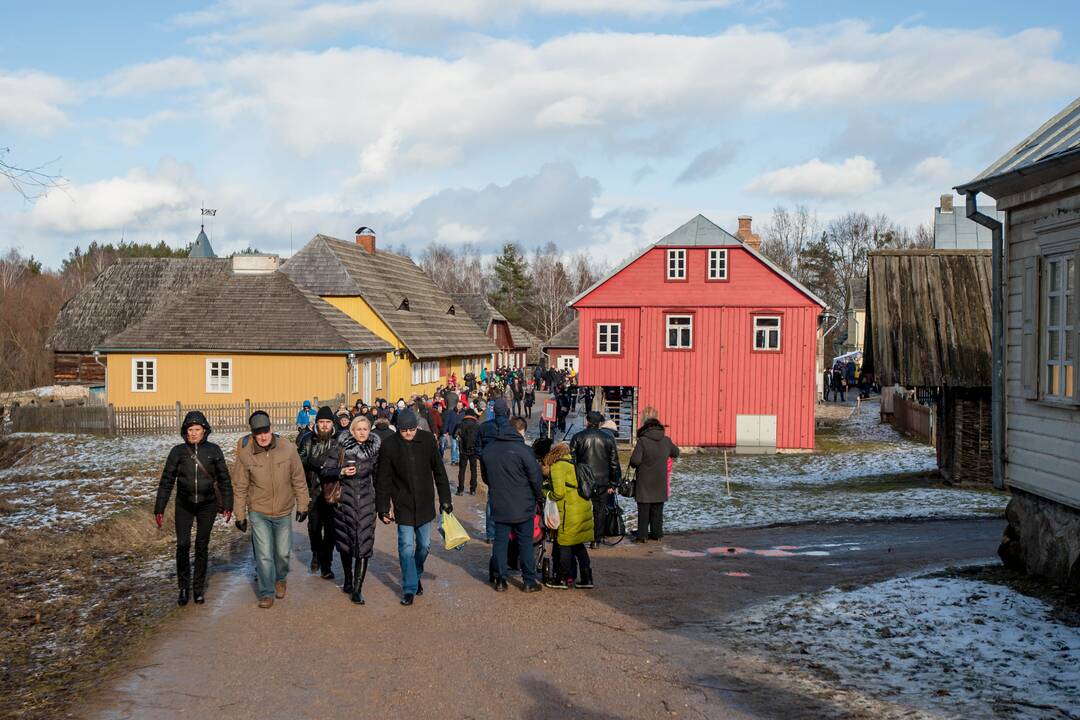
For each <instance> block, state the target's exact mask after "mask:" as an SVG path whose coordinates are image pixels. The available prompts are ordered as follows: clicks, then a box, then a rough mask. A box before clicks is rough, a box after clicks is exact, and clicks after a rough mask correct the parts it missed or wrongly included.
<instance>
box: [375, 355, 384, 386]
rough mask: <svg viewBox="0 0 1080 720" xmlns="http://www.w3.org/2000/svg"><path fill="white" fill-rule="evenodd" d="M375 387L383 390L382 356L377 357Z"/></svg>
mask: <svg viewBox="0 0 1080 720" xmlns="http://www.w3.org/2000/svg"><path fill="white" fill-rule="evenodd" d="M375 389H376V390H382V358H375Z"/></svg>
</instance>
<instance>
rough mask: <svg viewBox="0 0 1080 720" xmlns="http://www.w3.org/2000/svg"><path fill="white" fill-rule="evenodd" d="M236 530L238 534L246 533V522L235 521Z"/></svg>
mask: <svg viewBox="0 0 1080 720" xmlns="http://www.w3.org/2000/svg"><path fill="white" fill-rule="evenodd" d="M236 529H237V530H239V531H240V532H247V520H246V519H245V520H237V521H236Z"/></svg>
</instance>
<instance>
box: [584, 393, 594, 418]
mask: <svg viewBox="0 0 1080 720" xmlns="http://www.w3.org/2000/svg"><path fill="white" fill-rule="evenodd" d="M592 401H593V399H592V398H591V397H587V398H585V414H586V415H588V414H589V413H591V412H592Z"/></svg>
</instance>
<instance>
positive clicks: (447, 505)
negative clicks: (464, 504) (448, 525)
mask: <svg viewBox="0 0 1080 720" xmlns="http://www.w3.org/2000/svg"><path fill="white" fill-rule="evenodd" d="M439 510H441V511H442V512H444V513H446V514H447V515H453V514H454V506H453V505H451V504H450V503H443V504H442V505H440V506H439Z"/></svg>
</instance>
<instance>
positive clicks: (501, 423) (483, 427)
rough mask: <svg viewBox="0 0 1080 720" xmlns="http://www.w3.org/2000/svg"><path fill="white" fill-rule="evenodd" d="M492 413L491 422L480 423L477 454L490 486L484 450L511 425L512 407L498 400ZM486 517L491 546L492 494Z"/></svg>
mask: <svg viewBox="0 0 1080 720" xmlns="http://www.w3.org/2000/svg"><path fill="white" fill-rule="evenodd" d="M492 412H493V413H494V415H493V416H492V418H491V419H490V420H486V421H484V422H482V423H480V431H479V433H477V436H476V453H477V454H478V455H479V456H480V477H482V478H483V479H484V484H485V485H487V484H488V480H487V468H486V467H484V448H486V447H487V446H488V445H490V444H492V443H493V442H495V438H496V437H498V435H499V434H500V433H501V432H502V431H503V429H504V428H506V427H508V426H509V425H510V405H509V404H508V403H507V402H506V398H504V397H500V398H496V400H495V405H494V407H493V409H492ZM485 516H486V520H485V523H484V535H485V538H486V540H487V541H488V544H489V545H490V544H491V543H493V542H495V521H494V520H492V519H491V495H490V493H489V494H488V501H487V508H486V510H485Z"/></svg>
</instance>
